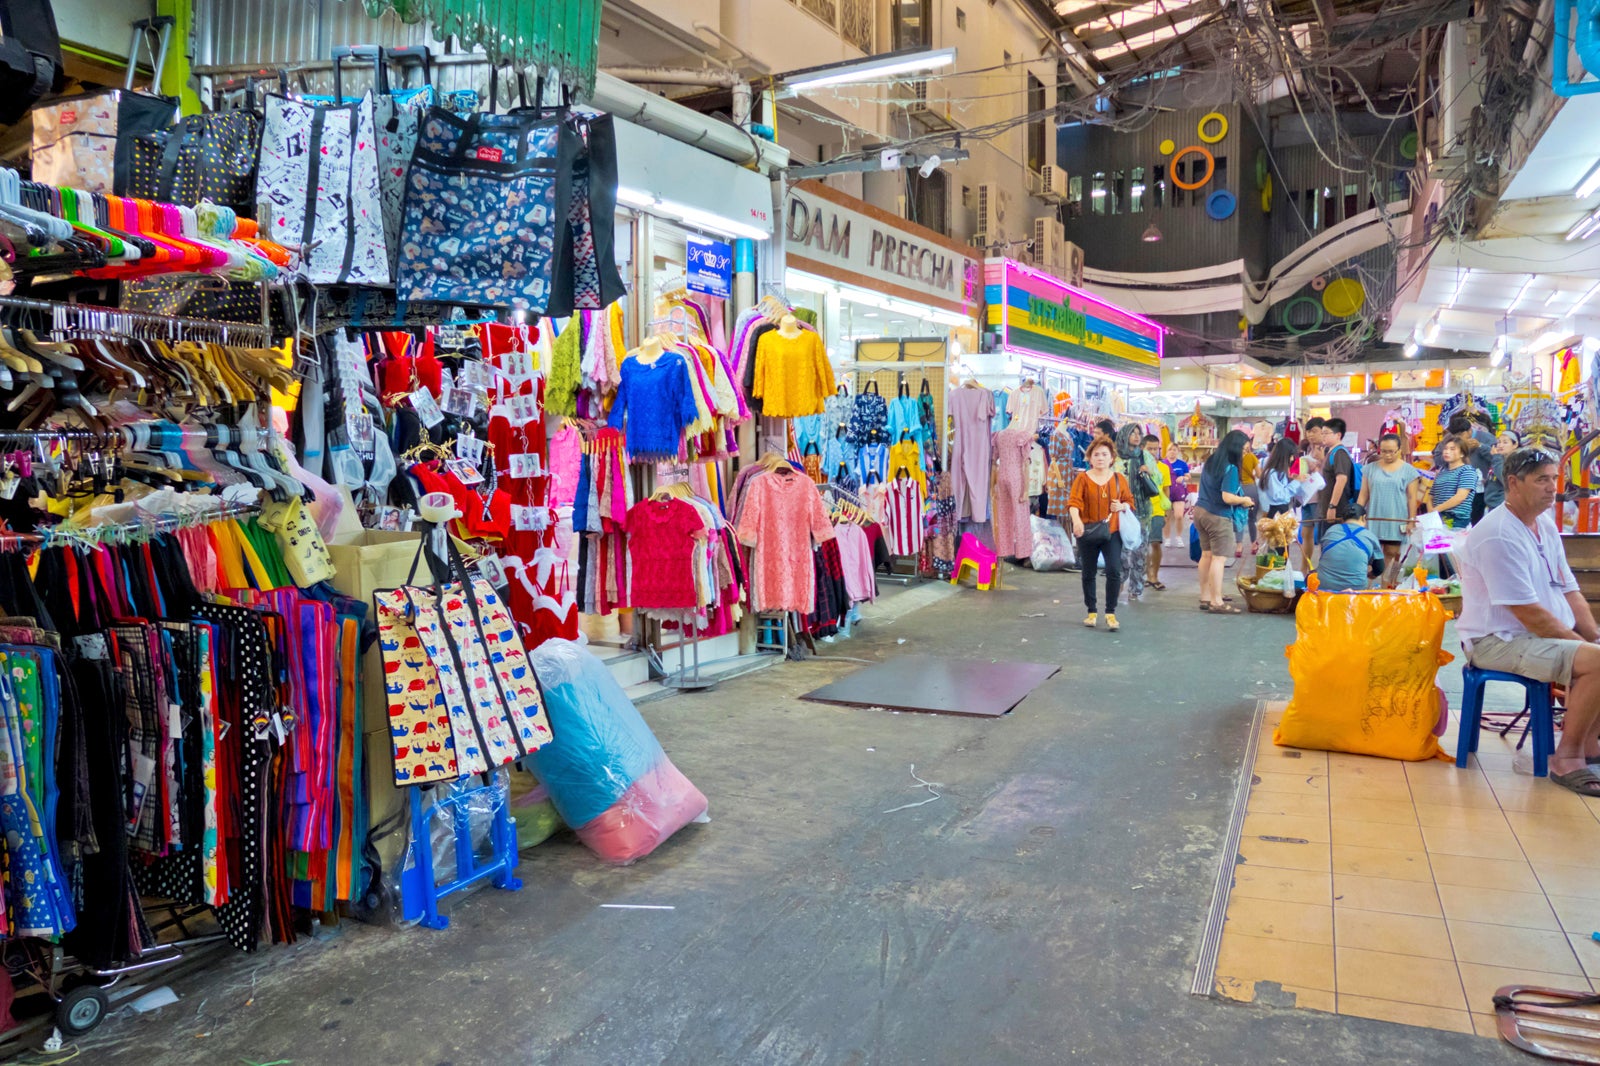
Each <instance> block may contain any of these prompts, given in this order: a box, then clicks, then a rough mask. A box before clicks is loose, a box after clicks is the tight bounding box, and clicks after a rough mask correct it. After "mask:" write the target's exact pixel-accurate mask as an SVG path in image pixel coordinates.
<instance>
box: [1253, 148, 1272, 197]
mask: <svg viewBox="0 0 1600 1066" xmlns="http://www.w3.org/2000/svg"><path fill="white" fill-rule="evenodd" d="M1271 176H1272V172H1271V171H1269V170H1268V169H1267V150H1266V149H1265V148H1257V149H1256V188H1257V189H1265V188H1266V187H1267V179H1268V178H1269V177H1271Z"/></svg>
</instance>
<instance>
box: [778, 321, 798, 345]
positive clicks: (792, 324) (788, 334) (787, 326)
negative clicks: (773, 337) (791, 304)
mask: <svg viewBox="0 0 1600 1066" xmlns="http://www.w3.org/2000/svg"><path fill="white" fill-rule="evenodd" d="M778 336H780V337H782V338H784V339H785V340H791V341H792V340H794V339H795V338H796V337H798V336H800V320H799V319H798V318H796V317H794V316H793V315H784V316H783V317H782V318H780V319H779V320H778Z"/></svg>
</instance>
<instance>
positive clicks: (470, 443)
mask: <svg viewBox="0 0 1600 1066" xmlns="http://www.w3.org/2000/svg"><path fill="white" fill-rule="evenodd" d="M456 454H457V455H459V456H460V457H461V458H463V459H465V460H466V461H467V462H469V463H471V464H472V465H473V466H477V465H479V464H480V463H482V462H483V441H481V440H479V439H478V438H477V437H475V436H473V435H472V434H471V433H462V434H461V435H460V436H458V437H456Z"/></svg>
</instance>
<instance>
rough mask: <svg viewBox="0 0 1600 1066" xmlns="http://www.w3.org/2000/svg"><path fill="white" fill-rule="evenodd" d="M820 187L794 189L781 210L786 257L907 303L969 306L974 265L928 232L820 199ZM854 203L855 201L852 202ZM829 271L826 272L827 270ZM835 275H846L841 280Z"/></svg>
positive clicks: (829, 198)
mask: <svg viewBox="0 0 1600 1066" xmlns="http://www.w3.org/2000/svg"><path fill="white" fill-rule="evenodd" d="M818 188H824V189H825V188H826V187H825V186H814V187H811V188H807V187H806V186H804V185H801V186H795V187H794V188H792V189H790V190H789V196H788V201H787V202H786V203H785V205H784V217H783V226H784V232H785V234H786V235H787V237H788V242H789V243H788V247H787V250H786V254H787V255H788V256H789V257H790V258H792V259H797V260H803V261H805V262H804V263H802V264H801V265H802V267H803V268H804V269H810V264H816V265H818V266H820V267H822V268H823V270H822V271H821V272H822V273H824V274H825V275H826V276H829V277H833V278H834V279H835V280H839V281H848V282H851V283H852V284H861V285H864V286H867V287H872V288H877V289H880V290H884V291H889V292H891V294H892V291H893V290H894V289H899V290H904V292H905V295H906V296H908V297H911V298H925V297H932V298H934V299H937V300H938V301H940V302H941V303H943V304H945V305H948V306H951V307H953V308H958V307H960V306H961V305H962V304H963V303H964V302H966V301H968V300H969V298H970V297H969V293H970V292H971V290H972V289H973V288H974V282H975V279H976V278H977V277H978V276H979V264H978V261H977V260H976V259H974V258H972V257H971V256H968V255H964V254H962V253H961V252H959V251H956V250H955V248H954V247H952V245H953V243H954V242H950V243H945V241H946V239H945V238H941V237H940V236H939V235H938V234H936V233H933V232H932V231H922V230H921V227H914V228H913V224H912V223H907V222H904V221H903V220H901V221H900V222H899V224H898V225H897V224H895V223H893V222H890V221H888V220H887V218H879V217H877V216H875V215H874V214H872V213H870V212H871V207H870V205H868V204H866V203H861V207H862V208H866V209H868V210H860V209H857V208H854V207H850V206H847V205H845V204H842V203H839V202H837V200H836V199H835V197H837V198H839V199H852V198H849V197H845V196H844V194H842V193H834V192H832V190H828V193H829V194H831V195H824V194H822V193H819V192H818V191H817V189H818ZM856 202H858V203H859V202H860V201H856ZM829 268H832V269H829ZM841 274H848V275H851V276H849V277H841V276H839V275H841Z"/></svg>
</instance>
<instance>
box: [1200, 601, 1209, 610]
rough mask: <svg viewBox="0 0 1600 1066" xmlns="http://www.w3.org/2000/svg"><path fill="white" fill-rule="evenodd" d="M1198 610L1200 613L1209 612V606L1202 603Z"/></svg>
mask: <svg viewBox="0 0 1600 1066" xmlns="http://www.w3.org/2000/svg"><path fill="white" fill-rule="evenodd" d="M1200 609H1201V610H1202V611H1209V610H1211V605H1210V604H1209V603H1202V604H1201V605H1200Z"/></svg>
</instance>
